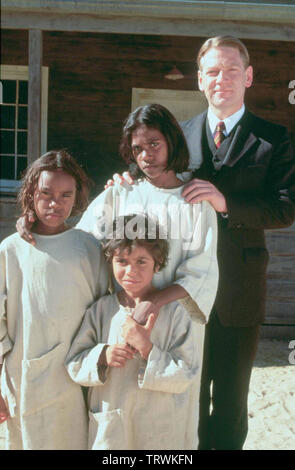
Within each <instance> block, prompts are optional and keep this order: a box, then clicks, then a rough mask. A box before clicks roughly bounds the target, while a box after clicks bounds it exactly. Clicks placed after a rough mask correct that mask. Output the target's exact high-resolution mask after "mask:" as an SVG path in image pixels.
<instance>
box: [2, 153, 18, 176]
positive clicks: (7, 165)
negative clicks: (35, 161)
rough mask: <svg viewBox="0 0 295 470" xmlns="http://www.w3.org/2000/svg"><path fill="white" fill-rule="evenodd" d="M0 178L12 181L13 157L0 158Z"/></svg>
mask: <svg viewBox="0 0 295 470" xmlns="http://www.w3.org/2000/svg"><path fill="white" fill-rule="evenodd" d="M0 178H1V179H5V180H14V179H15V178H14V157H3V156H2V155H1V156H0Z"/></svg>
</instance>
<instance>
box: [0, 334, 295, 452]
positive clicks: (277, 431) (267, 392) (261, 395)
mask: <svg viewBox="0 0 295 470" xmlns="http://www.w3.org/2000/svg"><path fill="white" fill-rule="evenodd" d="M289 343H290V341H289V340H286V341H283V340H272V339H261V340H260V343H259V348H258V353H257V357H256V361H255V366H254V369H253V372H252V378H251V385H250V394H249V433H248V437H247V440H246V443H245V446H244V449H245V450H295V364H290V361H289V359H290V357H291V356H290V353H292V351H294V348H293V349H289ZM294 356H295V354H293V356H292V357H294ZM292 357H291V359H292ZM3 434H4V425H0V449H4V436H3Z"/></svg>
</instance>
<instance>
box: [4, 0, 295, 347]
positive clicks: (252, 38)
mask: <svg viewBox="0 0 295 470" xmlns="http://www.w3.org/2000/svg"><path fill="white" fill-rule="evenodd" d="M218 34H232V35H234V36H237V37H239V38H241V39H242V40H243V41H244V42H245V44H246V46H247V47H248V49H249V52H250V57H251V63H252V65H253V66H254V71H255V74H254V84H253V86H252V87H251V88H250V89H249V90H247V95H246V103H247V105H248V107H249V108H250V109H251V110H252V111H254V112H255V113H257V114H259V115H261V116H262V117H264V118H266V119H270V120H272V121H274V122H277V123H280V124H283V125H285V126H287V127H288V128H289V129H290V131H291V132H292V133H294V134H295V104H294V103H295V97H294V94H295V91H294V90H295V4H294V1H288V0H284V1H276V2H273V1H272V0H268V1H267V2H266V1H258V0H257V1H256V2H254V1H251V0H250V1H249V2H248V3H244V2H238V1H231V2H227V1H223V2H215V1H214V2H213V1H187V0H157V1H156V0H152V1H145V0H133V1H131V0H129V1H121V0H100V1H98V0H86V1H70V0H63V1H62V0H42V1H41V0H26V1H25V0H2V32H1V36H2V38H1V39H2V40H1V48H2V49H1V64H2V65H1V89H0V91H1V93H2V97H1V98H2V104H1V108H2V109H1V113H2V116H4V117H2V119H1V139H2V140H1V151H0V152H1V154H0V159H1V161H0V164H1V166H0V171H1V173H0V238H3V237H4V236H6V235H8V234H9V233H11V232H13V231H14V230H15V229H14V225H15V217H16V214H17V208H16V199H15V196H16V192H17V189H18V186H19V177H20V174H21V171H22V170H23V169H24V168H25V167H26V165H27V162H28V161H31V160H34V159H35V158H37V157H38V156H39V155H40V153H42V152H44V151H45V150H47V149H57V148H66V149H68V150H69V151H70V152H71V153H72V154H73V155H74V156H75V157H76V158H77V159H78V160H79V162H81V164H82V165H83V166H84V168H85V169H86V171H87V172H88V174H89V175H90V176H91V177H92V178H93V180H94V182H95V187H94V190H93V195H94V194H97V193H98V191H99V190H101V189H102V188H103V185H104V183H105V181H106V180H107V179H108V178H109V177H110V176H111V175H112V174H113V173H114V172H116V171H121V170H122V168H124V166H123V165H122V163H121V161H120V159H119V156H118V145H119V141H120V134H121V128H122V123H123V121H124V119H125V118H126V116H127V115H128V113H129V112H130V110H131V109H132V106H134V105H135V104H136V103H138V102H139V103H140V102H144V101H145V100H153V101H159V102H163V103H164V104H167V105H169V103H170V104H171V107H172V111H173V112H174V113H175V114H176V116H177V117H178V118H179V119H181V118H182V117H187V118H188V117H190V115H189V113H193V114H196V113H197V112H198V110H199V109H203V107H204V106H205V101H204V99H203V98H202V96H200V92H198V91H196V66H195V56H196V52H197V50H198V49H199V47H200V45H201V44H202V42H203V41H204V40H205V39H206V38H207V37H209V36H215V35H218ZM175 68H176V69H177V70H178V72H180V73H178V76H176V77H175V76H172V77H171V73H170V72H171V71H173V70H174V69H175ZM172 75H173V74H172ZM169 76H170V78H169ZM175 78H177V79H175ZM190 103H195V108H196V109H194V107H192V108H190V106H189V104H190ZM294 232H295V224H294V225H293V226H292V227H290V228H288V229H284V230H273V231H269V232H268V233H267V240H268V245H269V248H270V252H271V259H270V263H269V271H268V304H267V320H266V325H272V326H271V327H267V326H265V328H264V331H265V334H273V332H274V328H273V326H274V325H277V326H276V329H275V334H276V335H283V336H284V335H285V336H288V337H292V338H295V242H294V235H295V233H294Z"/></svg>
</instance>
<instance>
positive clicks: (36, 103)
mask: <svg viewBox="0 0 295 470" xmlns="http://www.w3.org/2000/svg"><path fill="white" fill-rule="evenodd" d="M41 98H42V31H41V30H30V31H29V85H28V163H29V164H30V163H32V162H33V161H34V160H36V159H37V158H39V157H40V154H41Z"/></svg>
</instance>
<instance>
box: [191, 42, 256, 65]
mask: <svg viewBox="0 0 295 470" xmlns="http://www.w3.org/2000/svg"><path fill="white" fill-rule="evenodd" d="M213 47H233V48H234V49H238V50H239V52H240V55H241V58H242V61H243V63H244V66H245V69H246V68H247V67H248V66H249V63H250V58H249V52H248V50H247V48H246V46H245V44H243V43H242V41H240V39H238V38H235V37H234V36H215V37H214V38H209V39H207V41H205V42H204V44H203V45H202V47H201V49H200V50H199V53H198V56H197V64H198V67H199V69H200V70H201V69H202V66H201V59H202V58H203V57H204V55H205V54H206V53H207V52H208V51H209V49H212V48H213Z"/></svg>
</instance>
